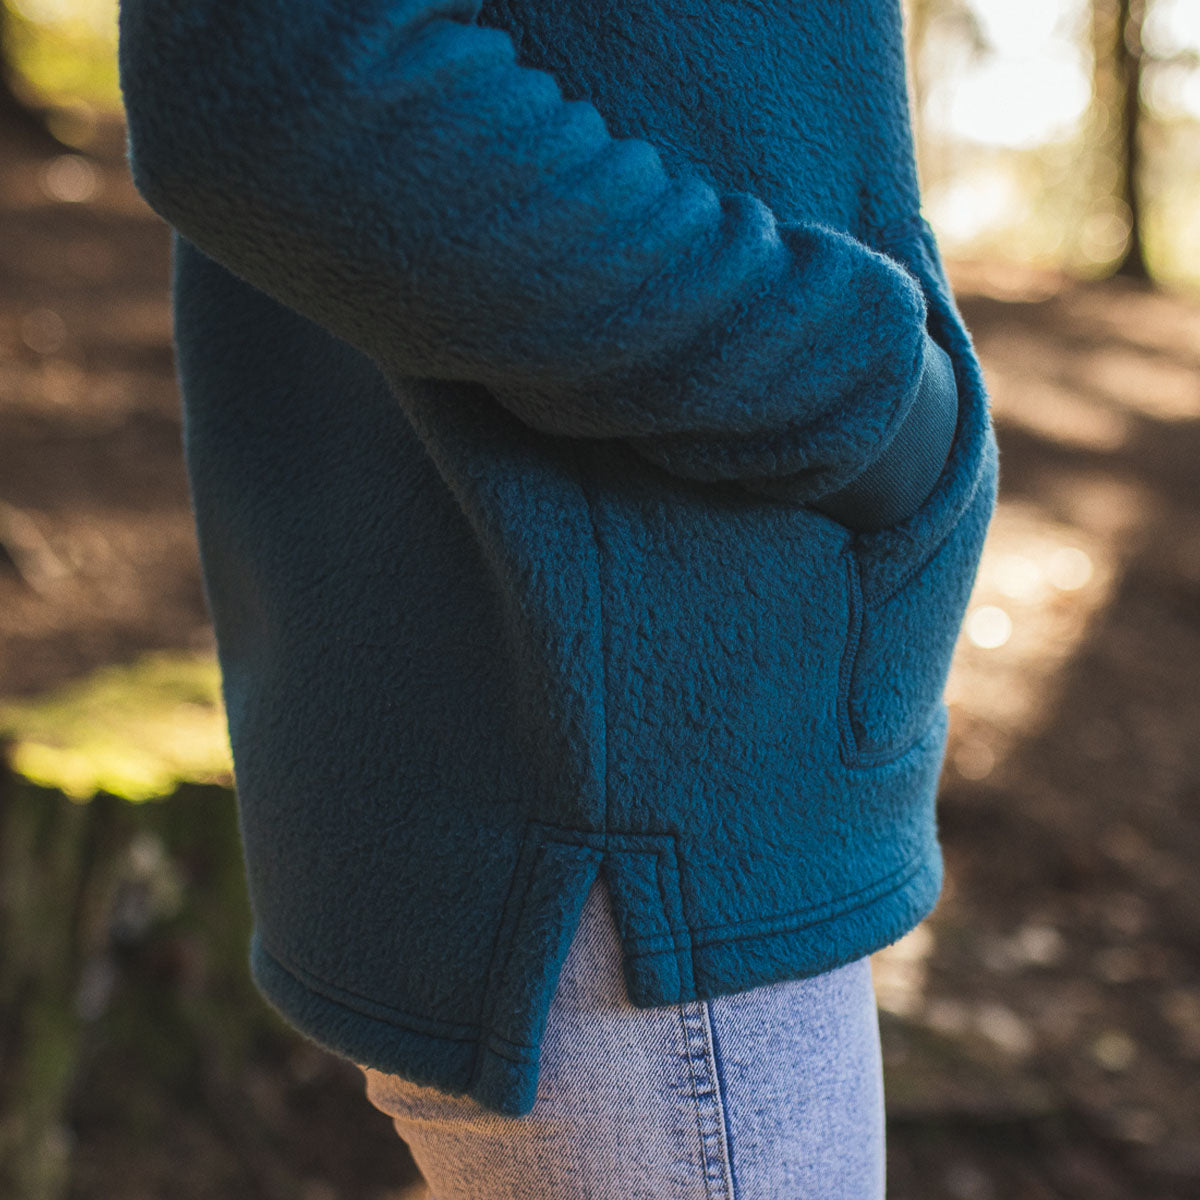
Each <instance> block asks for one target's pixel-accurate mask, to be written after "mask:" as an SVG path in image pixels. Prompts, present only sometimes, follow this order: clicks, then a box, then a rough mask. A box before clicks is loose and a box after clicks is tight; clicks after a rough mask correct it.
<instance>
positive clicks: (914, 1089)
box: [0, 127, 1200, 1200]
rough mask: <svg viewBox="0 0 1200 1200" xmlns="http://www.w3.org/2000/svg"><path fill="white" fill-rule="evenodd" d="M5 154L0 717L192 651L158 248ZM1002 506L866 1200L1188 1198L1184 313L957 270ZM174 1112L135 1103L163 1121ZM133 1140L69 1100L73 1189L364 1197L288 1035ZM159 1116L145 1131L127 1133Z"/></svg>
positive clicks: (1193, 631)
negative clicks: (98, 678)
mask: <svg viewBox="0 0 1200 1200" xmlns="http://www.w3.org/2000/svg"><path fill="white" fill-rule="evenodd" d="M122 145H123V143H122V133H121V130H120V128H119V127H108V128H106V130H105V131H104V133H103V136H102V137H101V139H100V141H99V142H98V143H97V145H96V147H95V148H94V155H95V156H96V157H88V158H83V157H72V156H65V157H43V156H41V155H38V154H34V153H32V152H30V151H28V150H26V149H23V148H22V147H20V146H18V145H17V144H16V143H11V144H6V145H2V146H0V162H3V163H4V164H5V166H4V168H3V171H2V173H0V221H2V227H3V237H2V238H0V695H3V696H28V695H35V694H38V693H40V692H42V691H44V690H46V689H48V688H50V687H52V686H54V685H56V684H58V683H61V682H64V681H66V680H69V679H71V678H74V677H76V676H78V675H81V674H83V673H85V672H87V671H88V670H90V669H92V668H94V667H97V666H100V665H102V664H105V663H109V662H114V661H124V660H127V659H130V658H132V657H134V656H135V655H136V654H138V653H140V652H141V651H144V650H148V649H160V648H161V649H172V648H184V647H186V648H196V647H205V646H211V644H212V642H211V629H210V626H209V622H208V617H207V614H206V611H205V608H204V601H203V594H202V591H201V585H200V580H199V573H198V567H197V558H196V548H195V540H194V531H193V526H192V518H191V513H190V509H189V506H188V493H187V482H186V478H185V475H184V470H183V460H182V456H181V446H180V412H179V401H178V396H177V392H176V389H175V382H174V375H173V365H172V364H173V359H172V354H171V347H170V340H169V339H170V314H169V310H168V294H167V280H168V266H169V264H168V250H167V237H166V231H165V227H164V226H162V225H161V223H160V222H159V221H158V220H157V218H155V217H154V216H153V214H151V213H150V212H149V211H148V210H147V209H146V208H145V206H144V205H143V204H142V203H141V201H140V200H139V198H138V197H137V196H136V193H134V191H133V189H132V185H131V184H130V182H129V180H128V175H127V173H126V170H125V167H124V162H123V157H122ZM950 267H951V275H952V279H953V282H954V284H955V288H956V293H957V295H958V299H959V304H960V307H961V308H962V311H963V313H964V316H965V318H966V321H967V325H968V327H969V329H970V330H971V332H972V335H973V337H974V338H975V341H976V345H977V347H978V349H979V352H980V355H981V359H982V361H983V364H984V369H985V373H986V375H987V378H988V380H989V386H990V390H991V392H992V395H993V403H994V412H995V416H996V423H997V430H998V436H999V440H1000V446H1001V479H1002V483H1001V504H1000V508H999V510H998V512H997V516H996V520H995V523H994V527H993V531H992V534H991V535H990V537H989V543H988V549H987V551H986V553H985V558H984V562H983V564H982V565H981V569H980V576H979V581H978V585H977V588H976V594H975V596H974V597H973V600H972V609H971V612H970V613H969V616H968V622H967V625H966V626H965V628H964V636H963V638H962V639H961V642H960V647H959V653H958V655H957V657H956V661H955V669H954V673H953V675H952V679H951V687H950V692H949V699H950V702H951V712H952V728H951V746H950V752H949V755H948V758H947V764H946V769H945V772H944V774H943V788H942V794H941V800H940V805H941V808H940V812H941V823H942V835H943V842H944V846H945V852H946V861H947V880H946V886H945V890H944V892H943V896H942V900H941V902H940V903H939V905H938V908H937V910H936V911H935V913H934V914H933V916H932V917H931V918H929V920H928V921H926V922H925V923H923V925H922V926H921V927H920V928H919V929H918V930H916V931H914V933H913V934H911V935H909V937H907V938H905V939H904V940H903V941H902V942H900V943H898V944H897V945H896V946H894V947H891V948H889V949H888V950H886V951H883V952H881V953H880V954H879V955H877V956H876V960H875V966H876V981H877V988H878V992H879V996H880V1005H881V1020H882V1027H883V1035H884V1049H885V1063H886V1072H887V1074H886V1079H887V1089H888V1103H889V1130H888V1139H889V1144H888V1150H889V1195H890V1196H891V1197H892V1198H893V1200H918V1198H919V1200H1007V1198H1008V1197H1018V1196H1019V1197H1021V1198H1022V1200H1043V1198H1044V1200H1051V1198H1062V1200H1066V1198H1075V1197H1079V1198H1083V1197H1087V1200H1110V1198H1111V1200H1117V1198H1125V1197H1130V1198H1132V1197H1137V1198H1138V1200H1168V1198H1184V1197H1193V1198H1194V1197H1196V1196H1200V1122H1198V1121H1197V1118H1196V1114H1197V1112H1200V888H1198V887H1197V883H1196V879H1197V875H1196V871H1197V863H1198V862H1200V753H1197V749H1196V743H1197V740H1198V736H1200V684H1198V683H1197V678H1198V676H1200V487H1198V486H1197V467H1196V464H1197V462H1198V461H1200V298H1192V299H1189V298H1186V297H1183V296H1170V295H1166V294H1157V293H1154V292H1148V291H1144V290H1142V289H1140V288H1137V287H1135V286H1133V285H1130V284H1124V283H1120V282H1104V283H1093V284H1088V283H1074V282H1071V281H1070V280H1066V279H1063V278H1059V277H1057V276H1055V275H1053V274H1046V273H1038V272H1032V271H1028V270H1024V269H1017V268H1002V267H998V266H996V265H989V264H982V263H974V264H972V263H965V262H960V263H952V264H950ZM172 1103H173V1101H172V1098H170V1097H155V1098H152V1099H148V1100H147V1105H151V1106H152V1105H159V1106H164V1105H165V1106H166V1107H167V1108H168V1109H170V1106H171V1105H172ZM244 1103H245V1105H246V1112H247V1113H251V1112H252V1113H254V1114H255V1115H256V1121H257V1122H258V1123H257V1124H254V1128H257V1129H268V1130H269V1131H270V1136H269V1137H267V1138H260V1139H257V1140H254V1141H253V1142H252V1143H248V1142H247V1140H246V1138H245V1136H244V1135H243V1134H240V1133H239V1132H238V1130H239V1128H241V1129H244V1128H246V1127H247V1125H246V1123H245V1122H243V1121H240V1120H239V1117H238V1114H229V1113H218V1112H214V1111H210V1110H206V1109H205V1107H204V1106H203V1105H202V1104H200V1105H195V1104H193V1105H190V1106H184V1105H182V1104H180V1105H179V1107H178V1109H177V1110H172V1113H173V1119H172V1120H171V1121H170V1122H169V1126H168V1128H169V1134H160V1135H159V1136H156V1137H155V1138H153V1139H148V1138H144V1137H139V1135H138V1130H137V1129H133V1128H130V1127H128V1126H127V1125H125V1126H121V1125H115V1124H114V1123H113V1122H112V1121H111V1120H107V1119H106V1111H105V1107H104V1104H103V1103H102V1102H101V1101H100V1100H95V1101H94V1102H91V1103H89V1101H88V1099H87V1098H86V1097H85V1098H84V1099H83V1101H82V1102H81V1105H80V1107H79V1111H78V1113H77V1114H76V1120H75V1123H74V1126H73V1130H72V1133H73V1136H74V1137H75V1138H76V1147H75V1152H76V1161H77V1163H78V1169H77V1174H76V1179H75V1182H74V1185H73V1188H72V1192H71V1196H72V1200H101V1198H102V1197H103V1198H108V1197H112V1196H114V1195H120V1196H122V1197H124V1198H125V1200H137V1198H140V1197H151V1196H159V1195H163V1196H166V1195H170V1196H172V1197H174V1198H175V1200H199V1198H201V1197H209V1196H221V1197H224V1198H225V1200H240V1198H242V1197H245V1198H246V1200H250V1198H251V1197H253V1198H254V1200H261V1198H264V1197H265V1198H267V1200H273V1198H274V1197H276V1196H278V1197H280V1198H281V1200H282V1198H283V1197H285V1196H288V1197H299V1198H300V1200H338V1198H339V1197H346V1198H349V1197H352V1196H353V1197H356V1198H361V1200H387V1198H391V1200H395V1198H396V1197H398V1196H400V1195H402V1194H407V1192H406V1191H405V1190H404V1189H405V1187H406V1184H407V1183H408V1181H410V1180H411V1178H412V1168H411V1164H410V1163H409V1161H408V1159H407V1156H406V1154H405V1153H404V1148H403V1146H402V1144H401V1143H399V1141H398V1139H397V1138H396V1137H395V1135H394V1133H393V1132H392V1130H391V1127H390V1124H389V1123H388V1121H387V1119H386V1118H384V1117H383V1116H382V1115H381V1114H379V1113H376V1112H375V1111H374V1110H373V1109H371V1108H370V1107H369V1105H367V1103H366V1101H365V1099H364V1098H363V1096H362V1088H361V1083H360V1082H359V1078H358V1076H357V1073H356V1072H354V1071H353V1070H352V1069H350V1068H348V1067H347V1066H346V1065H345V1064H342V1063H340V1062H339V1061H337V1060H334V1059H332V1058H330V1057H329V1056H326V1055H324V1054H323V1053H321V1052H319V1051H315V1050H314V1049H312V1048H310V1047H308V1046H306V1045H302V1044H299V1043H297V1044H296V1045H295V1046H294V1047H293V1048H292V1049H291V1051H289V1053H288V1054H287V1055H285V1056H278V1057H276V1058H271V1057H269V1056H268V1057H264V1058H263V1059H262V1060H261V1061H260V1062H258V1063H257V1064H256V1065H255V1067H254V1070H253V1071H252V1072H251V1073H249V1074H248V1077H247V1079H246V1081H245V1100H244ZM156 1128H161V1124H160V1126H156Z"/></svg>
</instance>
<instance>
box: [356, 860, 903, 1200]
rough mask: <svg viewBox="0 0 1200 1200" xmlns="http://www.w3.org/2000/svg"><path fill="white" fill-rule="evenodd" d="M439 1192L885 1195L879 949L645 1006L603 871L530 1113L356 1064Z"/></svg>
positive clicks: (503, 1195)
mask: <svg viewBox="0 0 1200 1200" xmlns="http://www.w3.org/2000/svg"><path fill="white" fill-rule="evenodd" d="M360 1069H362V1070H363V1071H364V1075H365V1078H366V1095H367V1098H368V1100H369V1101H370V1102H371V1103H372V1104H373V1105H374V1106H375V1107H376V1108H378V1109H379V1110H380V1111H382V1112H384V1113H386V1114H387V1115H388V1116H390V1117H392V1119H393V1122H394V1124H395V1127H396V1130H397V1132H398V1133H399V1134H400V1136H401V1137H402V1138H403V1139H404V1141H405V1142H406V1143H407V1144H408V1146H409V1149H410V1150H411V1151H412V1154H413V1157H414V1159H415V1160H416V1162H417V1165H418V1166H419V1167H420V1168H421V1172H422V1174H423V1175H424V1177H425V1179H426V1181H427V1183H428V1185H429V1187H430V1193H429V1195H430V1200H567V1198H568V1197H569V1198H571V1200H882V1197H883V1195H884V1104H883V1066H882V1056H881V1052H880V1042H879V1021H878V1013H877V1010H876V1007H875V994H874V989H873V986H872V980H871V972H870V960H869V959H868V958H860V959H858V960H857V961H855V962H852V963H850V964H849V965H847V966H844V967H840V968H838V969H836V970H833V971H829V972H827V973H825V974H822V975H817V976H814V977H811V978H808V979H798V980H788V981H785V982H781V983H774V984H769V985H766V986H763V987H757V988H752V989H750V990H747V991H743V992H738V993H735V994H731V995H724V996H718V997H716V998H714V999H711V1000H699V1001H691V1002H687V1003H682V1004H674V1005H664V1006H661V1007H657V1008H635V1007H634V1006H633V1005H631V1004H630V1003H629V1000H628V997H627V994H626V990H625V985H624V980H623V977H622V973H621V956H620V942H619V939H618V935H617V930H616V927H615V925H614V922H613V917H612V914H611V911H610V907H609V903H608V897H607V889H606V887H605V884H604V881H603V875H599V876H597V878H596V881H595V882H594V883H593V884H592V888H591V891H590V892H589V894H588V898H587V901H586V903H585V905H584V910H583V915H582V918H581V921H580V926H579V929H578V931H577V933H576V935H575V939H574V941H573V943H572V945H571V949H570V953H569V954H568V956H567V960H566V962H565V964H564V966H563V970H562V974H561V976H560V978H559V981H558V985H557V990H556V991H555V995H554V1000H553V1003H552V1005H551V1008H550V1013H549V1016H548V1019H547V1025H546V1032H545V1040H544V1042H543V1046H542V1053H541V1068H540V1075H539V1079H538V1089H537V1101H536V1103H535V1104H534V1107H533V1109H532V1110H531V1111H530V1112H529V1113H527V1114H525V1115H524V1116H520V1117H509V1116H504V1115H501V1114H498V1113H495V1112H492V1111H490V1110H488V1109H485V1108H483V1107H482V1106H481V1105H480V1104H479V1103H478V1102H477V1101H475V1100H474V1099H472V1098H471V1097H470V1096H450V1095H447V1094H445V1093H443V1092H441V1091H439V1090H437V1089H435V1088H432V1087H426V1086H422V1085H419V1084H415V1083H412V1082H410V1081H408V1080H406V1079H402V1078H400V1077H398V1076H394V1075H387V1074H384V1073H382V1072H380V1071H376V1070H373V1069H370V1068H360Z"/></svg>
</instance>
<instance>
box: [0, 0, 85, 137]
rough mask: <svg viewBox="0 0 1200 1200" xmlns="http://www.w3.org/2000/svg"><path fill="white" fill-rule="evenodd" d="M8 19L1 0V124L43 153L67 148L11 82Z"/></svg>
mask: <svg viewBox="0 0 1200 1200" xmlns="http://www.w3.org/2000/svg"><path fill="white" fill-rule="evenodd" d="M10 24H11V19H10V17H9V14H8V8H7V6H6V4H5V3H4V0H0V128H3V130H4V132H5V133H6V134H7V135H8V136H9V137H12V136H13V135H16V136H17V137H19V138H20V139H22V140H23V141H24V142H26V143H27V144H28V145H29V146H30V148H31V149H33V150H36V151H38V152H41V153H45V154H53V153H62V152H63V151H64V150H68V149H70V147H68V146H66V145H65V144H64V143H63V142H61V141H59V139H58V138H56V137H55V136H54V134H52V133H51V132H50V130H49V129H48V128H47V127H46V123H45V121H44V119H43V118H42V115H41V113H40V112H38V110H37V109H36V108H35V107H34V106H32V105H31V104H30V103H29V102H28V101H27V100H25V99H24V97H22V96H21V94H20V92H19V91H18V90H17V88H16V87H15V86H14V84H13V77H14V74H15V71H14V69H13V66H12V57H11V52H12V39H11V36H10V34H9V29H10Z"/></svg>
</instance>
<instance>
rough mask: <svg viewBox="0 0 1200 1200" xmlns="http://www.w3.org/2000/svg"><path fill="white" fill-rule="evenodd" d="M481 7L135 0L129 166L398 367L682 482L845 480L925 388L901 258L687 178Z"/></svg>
mask: <svg viewBox="0 0 1200 1200" xmlns="http://www.w3.org/2000/svg"><path fill="white" fill-rule="evenodd" d="M480 7H481V6H480V4H479V3H478V2H477V0H369V2H364V0H303V2H301V0H239V3H237V4H236V5H232V4H230V3H228V0H122V3H121V6H120V17H119V19H120V27H121V29H120V35H121V36H120V43H119V44H120V68H121V86H122V91H123V96H124V102H125V108H126V116H127V120H128V156H129V164H130V169H131V172H132V175H133V179H134V182H135V184H136V186H137V188H138V190H139V192H140V193H141V194H142V196H143V197H144V198H145V199H146V201H147V202H148V203H149V204H150V205H151V207H152V208H153V209H154V210H155V211H156V212H158V213H159V214H160V215H161V216H162V217H163V218H164V219H165V220H166V221H167V222H169V223H170V224H171V225H172V226H173V227H174V228H175V229H176V230H177V231H178V232H179V234H180V235H181V236H182V237H184V238H186V239H188V240H189V241H191V242H192V243H193V244H194V245H196V246H197V247H198V248H199V249H200V250H202V251H203V252H204V253H205V254H207V255H208V256H209V257H211V258H213V259H214V260H216V261H217V262H219V263H221V264H222V265H223V266H225V267H226V268H227V269H228V270H230V271H232V272H234V273H235V274H237V275H238V276H240V277H241V278H243V279H245V280H246V281H247V282H249V283H250V284H252V285H254V286H255V287H258V288H259V289H260V290H262V291H264V292H266V293H267V294H269V295H271V296H272V297H274V298H275V299H276V300H278V301H279V302H281V303H283V304H286V305H288V306H289V307H291V308H293V309H295V310H296V311H298V312H300V313H301V314H302V315H304V316H306V317H308V318H309V319H311V320H313V321H315V322H317V323H319V324H321V325H322V326H324V327H325V328H327V329H328V330H330V331H331V332H333V333H334V334H336V335H338V336H339V337H342V338H344V339H346V340H347V341H349V342H350V343H352V344H353V345H355V346H356V347H358V348H359V349H361V350H362V351H364V352H365V353H367V354H369V355H370V356H371V357H372V358H373V359H374V360H375V361H376V362H377V363H378V364H379V365H380V367H381V369H383V370H384V371H385V373H388V374H389V376H390V377H398V376H415V377H427V378H438V379H445V380H461V381H465V382H474V383H478V384H481V385H483V386H484V387H486V388H487V389H488V390H489V391H490V392H491V394H492V395H493V396H494V397H495V399H496V401H497V402H498V403H500V404H501V405H503V406H504V407H505V408H507V409H508V410H509V411H510V412H511V413H512V414H513V415H514V416H515V417H517V418H518V419H520V420H521V421H523V422H525V423H526V424H528V425H530V426H532V427H533V428H535V429H537V430H539V431H542V432H545V433H549V434H553V435H562V436H569V437H579V438H621V439H624V440H625V441H626V442H627V443H628V445H629V446H631V447H632V448H633V449H634V450H635V451H637V452H638V453H639V454H641V455H643V456H644V457H645V458H647V459H650V460H651V461H653V462H655V463H657V464H658V465H660V466H662V467H664V468H665V469H667V470H669V471H672V472H675V473H677V474H681V475H684V476H686V477H689V478H693V479H701V480H743V479H748V478H756V477H757V478H761V477H773V476H782V475H787V476H788V477H789V480H790V482H789V488H790V494H792V495H795V496H796V497H797V498H801V499H803V498H805V497H811V496H816V495H819V494H821V493H823V492H829V491H832V490H834V489H836V488H838V487H840V486H841V485H843V484H845V483H846V482H847V481H848V480H850V479H852V478H853V477H854V476H856V475H857V474H859V473H860V472H862V471H863V470H864V468H865V466H866V465H867V464H869V463H871V462H872V461H874V460H875V459H876V458H877V457H878V456H879V452H880V447H881V446H884V445H886V444H887V443H888V442H889V441H890V440H891V439H892V438H893V437H894V435H895V433H896V431H897V430H898V429H899V428H900V427H901V425H902V423H903V421H904V419H905V417H906V414H907V412H908V410H909V408H910V407H911V406H912V404H913V402H914V400H915V398H916V397H917V395H918V390H919V389H918V384H919V378H920V374H921V370H922V364H923V363H924V361H925V359H926V357H927V356H926V353H925V350H924V346H925V342H926V340H927V338H928V335H927V334H926V333H925V330H924V322H925V312H926V306H925V298H924V296H923V294H922V292H921V289H920V286H919V284H918V283H917V281H916V279H915V278H914V277H913V276H912V275H911V274H909V273H908V272H907V271H906V270H905V269H904V268H903V267H902V266H901V265H900V264H899V263H898V262H896V261H895V260H893V259H891V258H889V257H887V256H885V255H884V254H882V253H879V252H877V251H876V250H874V249H872V248H871V247H869V246H867V245H866V244H864V243H863V242H861V241H859V240H857V239H856V238H854V237H852V236H850V235H849V234H847V233H845V232H842V231H840V230H836V229H833V228H830V227H829V226H827V225H823V224H820V223H817V222H804V221H783V220H780V219H779V218H778V217H777V216H776V215H775V214H774V213H773V212H772V210H771V209H770V208H769V207H768V206H767V205H766V204H764V203H763V202H762V201H761V200H760V199H758V198H757V197H755V196H754V195H752V194H750V193H747V192H719V191H717V190H716V189H714V188H713V187H712V186H711V185H710V184H709V183H707V182H706V181H704V180H702V179H701V178H699V176H691V175H674V176H673V175H671V174H669V173H668V172H667V170H666V169H665V168H664V166H663V163H662V160H661V157H660V155H659V152H658V150H657V149H656V148H655V147H654V146H653V145H652V144H650V143H649V142H647V141H643V140H641V139H638V138H633V137H615V136H613V135H611V134H610V132H609V130H608V128H607V126H606V123H605V120H604V118H603V117H602V115H601V114H600V112H599V111H598V110H597V109H596V107H595V106H594V105H593V104H592V103H591V102H590V101H588V100H584V99H567V98H565V97H564V94H563V91H562V88H561V86H560V85H559V83H558V82H557V80H556V79H555V77H554V76H553V75H551V74H550V73H549V72H548V71H545V70H543V69H540V68H537V67H532V66H524V65H521V64H520V63H519V62H518V61H517V56H516V48H515V43H514V41H513V38H512V36H511V35H510V34H509V33H508V32H507V31H504V30H501V29H498V28H494V27H489V26H485V25H480V24H477V23H475V18H476V17H477V16H478V13H479V9H480Z"/></svg>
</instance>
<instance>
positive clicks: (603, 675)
mask: <svg viewBox="0 0 1200 1200" xmlns="http://www.w3.org/2000/svg"><path fill="white" fill-rule="evenodd" d="M571 449H572V454H573V456H574V459H575V465H576V468H577V469H578V471H579V494H580V496H581V497H582V498H583V506H584V508H585V509H587V515H588V528H589V529H590V530H591V533H592V546H593V548H594V549H595V552H596V620H597V623H598V625H599V627H600V628H599V634H600V638H599V640H600V729H601V736H602V741H603V745H602V746H601V763H602V767H603V774H604V777H603V779H602V780H601V788H602V791H603V797H604V809H603V812H602V814H601V819H600V829H601V832H602V833H603V834H604V836H605V841H606V845H607V837H608V779H609V765H608V660H609V654H608V635H607V626H606V623H605V619H604V575H603V571H602V568H601V558H602V557H603V555H602V550H601V546H600V531H599V529H598V528H597V527H596V514H595V512H594V511H593V508H592V496H591V493H590V489H589V487H588V484H587V479H588V476H589V473H590V470H591V464H590V462H589V463H585V462H584V459H583V453H582V451H581V449H580V447H579V445H578V444H577V443H576V444H574V445H572V448H571Z"/></svg>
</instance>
